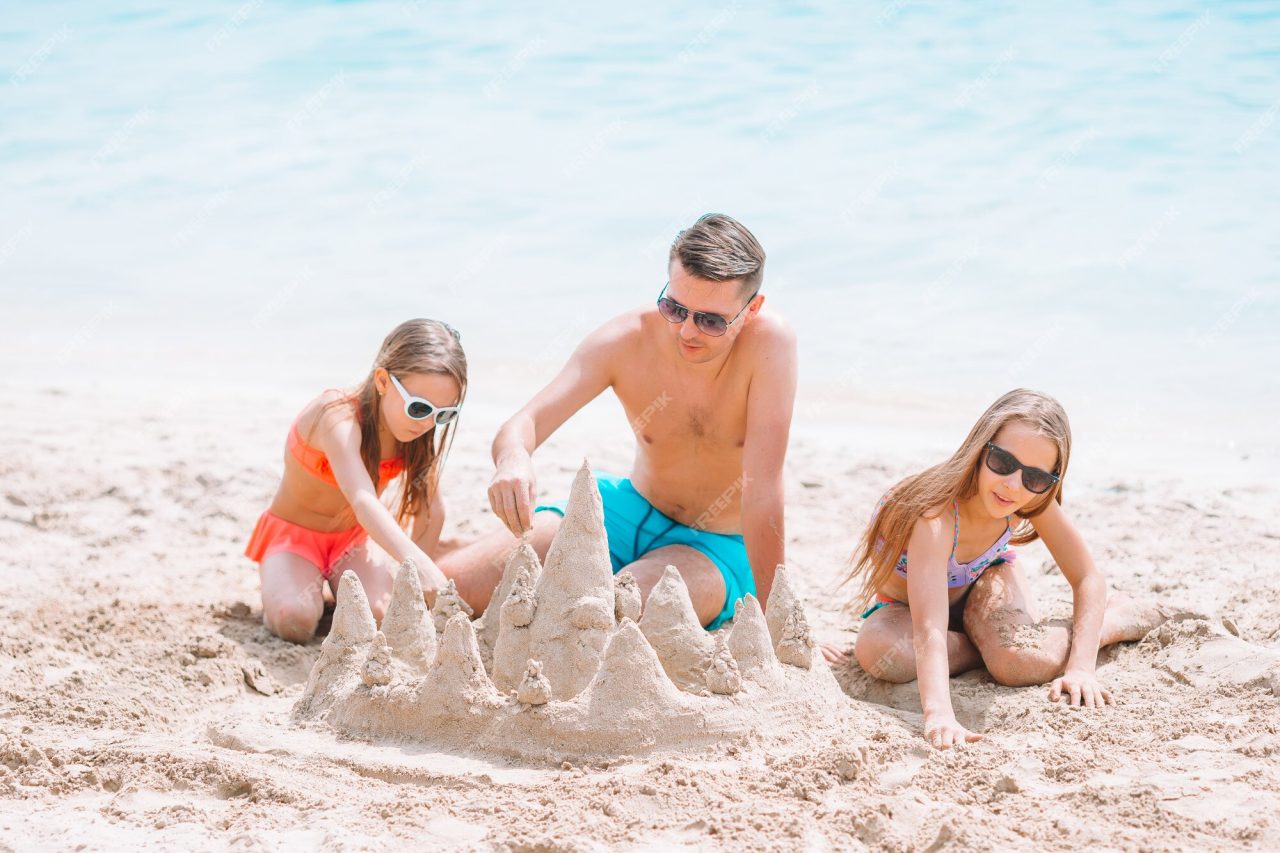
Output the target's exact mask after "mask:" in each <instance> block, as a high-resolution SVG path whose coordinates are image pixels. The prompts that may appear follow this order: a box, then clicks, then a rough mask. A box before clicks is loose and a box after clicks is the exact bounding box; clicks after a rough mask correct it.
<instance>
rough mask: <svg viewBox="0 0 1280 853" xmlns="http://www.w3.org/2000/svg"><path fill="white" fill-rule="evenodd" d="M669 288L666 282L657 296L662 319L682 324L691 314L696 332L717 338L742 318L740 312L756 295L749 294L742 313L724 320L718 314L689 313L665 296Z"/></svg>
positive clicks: (669, 283)
mask: <svg viewBox="0 0 1280 853" xmlns="http://www.w3.org/2000/svg"><path fill="white" fill-rule="evenodd" d="M670 286H671V282H667V283H666V284H664V285H663V286H662V293H659V294H658V313H659V314H661V315H662V319H664V320H666V321H667V322H668V323H683V322H684V321H685V318H687V317H688V316H689V314H690V313H692V314H693V324H694V325H695V326H697V327H698V331H699V332H702V334H704V335H710V336H711V337H713V338H718V337H720V336H721V335H723V334H724V333H725V332H727V331H729V327H730V326H732V325H733V324H734V323H736V322H738V318H739V317H741V316H742V311H746V310H747V309H748V308H750V307H751V300H752V299H755V298H756V293H759V292H760V291H759V290H757V291H756V292H755V293H753V294H751V297H750V298H749V299H747V304H746V305H743V306H742V311H739V312H738V313H737V314H734V315H733V319H732V320H726V319H725V318H724V317H722V316H721V315H719V314H710V313H708V312H706V311H693V312H690V311H689V309H688V308H687V307H685V306H684V305H681V304H680V303H679V302H676V301H675V300H674V299H672V298H671V297H670V296H665V295H664V294H665V293H666V292H667V288H668V287H670Z"/></svg>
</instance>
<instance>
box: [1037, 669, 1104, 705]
mask: <svg viewBox="0 0 1280 853" xmlns="http://www.w3.org/2000/svg"><path fill="white" fill-rule="evenodd" d="M1063 697H1066V699H1067V704H1068V705H1070V706H1072V707H1075V708H1078V707H1080V706H1084V707H1085V708H1101V707H1102V706H1103V705H1108V704H1110V705H1114V704H1115V703H1116V700H1115V699H1113V698H1112V697H1111V691H1110V690H1107V689H1106V688H1105V687H1103V686H1102V685H1101V684H1099V683H1098V677H1097V676H1096V675H1094V674H1093V673H1092V672H1080V671H1073V670H1067V671H1066V672H1065V673H1063V674H1062V676H1061V677H1060V678H1055V679H1054V680H1053V683H1052V684H1050V685H1049V701H1050V702H1057V701H1059V700H1060V699H1062V698H1063Z"/></svg>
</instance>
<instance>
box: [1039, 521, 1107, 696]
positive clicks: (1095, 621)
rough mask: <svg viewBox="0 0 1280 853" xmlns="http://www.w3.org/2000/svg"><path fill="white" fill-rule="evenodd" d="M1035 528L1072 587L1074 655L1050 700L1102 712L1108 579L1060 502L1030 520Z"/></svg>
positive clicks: (1072, 642) (1070, 655)
mask: <svg viewBox="0 0 1280 853" xmlns="http://www.w3.org/2000/svg"><path fill="white" fill-rule="evenodd" d="M1031 523H1032V524H1033V525H1035V528H1036V532H1037V533H1039V534H1040V537H1041V538H1042V539H1044V544H1045V545H1046V546H1047V547H1048V549H1049V553H1050V554H1051V555H1052V556H1053V559H1054V560H1055V561H1056V562H1057V564H1058V567H1059V568H1060V569H1061V570H1062V574H1063V576H1065V577H1066V579H1067V583H1069V584H1071V598H1072V611H1073V615H1072V620H1071V653H1070V654H1069V655H1068V656H1067V669H1066V672H1065V673H1064V674H1063V675H1062V677H1061V678H1058V679H1055V680H1054V682H1053V685H1052V686H1051V687H1050V698H1051V699H1053V700H1055V701H1057V699H1058V698H1059V697H1060V696H1061V695H1062V693H1064V692H1065V693H1067V694H1068V695H1069V696H1070V702H1071V704H1072V705H1080V704H1084V705H1086V706H1088V707H1091V708H1092V707H1094V706H1101V705H1103V704H1105V703H1106V701H1107V698H1108V695H1107V692H1106V691H1105V690H1103V689H1102V686H1101V685H1100V684H1099V683H1098V679H1097V677H1096V676H1095V674H1094V673H1095V670H1096V669H1097V665H1098V641H1099V638H1100V636H1101V634H1102V618H1103V614H1104V613H1105V612H1106V609H1107V582H1106V579H1105V578H1104V577H1103V576H1102V571H1101V570H1100V569H1099V568H1098V567H1097V566H1096V565H1094V562H1093V557H1091V556H1089V549H1088V548H1087V547H1086V546H1085V544H1084V538H1083V537H1082V536H1081V535H1080V532H1079V531H1078V530H1076V527H1075V525H1074V524H1072V523H1071V519H1069V518H1068V517H1067V514H1066V513H1065V512H1063V510H1062V507H1061V506H1059V505H1058V503H1057V501H1050V502H1049V506H1048V508H1047V509H1045V511H1044V512H1042V513H1040V515H1038V516H1036V517H1035V518H1033V519H1031Z"/></svg>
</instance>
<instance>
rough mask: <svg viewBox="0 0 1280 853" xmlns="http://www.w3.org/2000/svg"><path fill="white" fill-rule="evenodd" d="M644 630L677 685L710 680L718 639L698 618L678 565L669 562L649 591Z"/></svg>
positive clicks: (642, 621) (686, 686) (695, 684)
mask: <svg viewBox="0 0 1280 853" xmlns="http://www.w3.org/2000/svg"><path fill="white" fill-rule="evenodd" d="M640 630H641V631H642V632H643V633H644V636H645V639H646V640H648V641H649V645H651V646H653V649H654V651H655V652H657V653H658V658H659V659H660V660H661V661H662V667H663V669H664V670H666V673H667V677H669V678H670V679H671V680H672V681H673V682H675V684H676V686H677V687H679V688H680V689H682V690H697V689H699V688H700V687H702V686H703V685H704V684H705V683H706V672H707V666H708V665H709V664H710V663H711V653H712V651H714V649H715V642H714V641H713V640H712V639H711V637H710V636H709V635H708V634H707V632H706V631H705V630H703V628H702V623H701V622H700V621H698V614H697V613H695V612H694V610H693V601H692V600H691V599H690V598H689V588H688V587H687V586H685V583H684V578H682V577H680V572H678V571H676V567H675V566H667V568H666V570H665V571H664V572H663V573H662V580H660V581H658V583H657V585H656V586H655V587H654V588H653V590H652V591H651V592H650V593H649V601H648V602H647V603H646V605H645V609H644V615H642V616H641V617H640Z"/></svg>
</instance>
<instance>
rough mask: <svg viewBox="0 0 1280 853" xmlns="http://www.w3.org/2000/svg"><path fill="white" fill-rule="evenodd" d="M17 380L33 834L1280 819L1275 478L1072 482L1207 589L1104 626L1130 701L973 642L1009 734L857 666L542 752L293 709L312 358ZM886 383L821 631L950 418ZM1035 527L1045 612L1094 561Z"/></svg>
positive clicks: (433, 840)
mask: <svg viewBox="0 0 1280 853" xmlns="http://www.w3.org/2000/svg"><path fill="white" fill-rule="evenodd" d="M6 391H7V392H8V393H7V394H6V396H7V397H8V398H9V399H10V400H11V406H10V409H9V412H8V413H7V414H6V416H5V422H6V427H5V429H4V431H3V432H2V433H0V460H2V461H0V492H2V493H3V494H0V499H2V500H3V502H2V503H0V548H3V553H4V554H5V558H4V559H5V566H4V576H5V578H6V580H7V587H8V591H9V594H8V595H6V596H5V597H4V599H3V602H2V603H0V608H2V610H0V613H2V614H3V619H2V620H0V626H2V627H0V649H2V650H3V658H2V661H3V662H2V664H0V665H2V666H3V670H2V671H0V691H2V692H0V845H3V846H4V847H5V848H7V849H15V850H25V849H37V848H42V849H48V848H50V847H75V846H77V845H87V846H86V847H84V848H82V849H113V848H120V847H139V846H142V847H180V846H199V847H205V846H210V845H213V846H223V847H232V848H236V849H277V848H280V849H284V848H286V847H288V848H294V847H296V846H304V847H321V846H323V847H331V848H337V849H366V848H374V847H384V846H385V845H387V844H394V845H397V846H400V845H408V846H415V847H423V848H428V849H438V848H440V847H448V846H457V847H460V848H463V849H476V850H507V849H515V850H590V849H605V848H610V849H652V848H665V849H681V848H688V849H706V848H721V847H723V848H733V849H741V848H746V847H751V848H774V849H862V848H863V847H864V846H866V847H870V848H873V849H892V850H907V849H920V850H924V849H931V850H939V849H947V850H951V849H955V850H964V849H985V848H989V847H991V846H999V847H1007V848H1014V849H1018V848H1021V849H1033V848H1034V849H1043V848H1046V847H1054V848H1061V847H1098V848H1142V849H1152V850H1156V849H1185V848H1188V847H1212V848H1215V849H1243V848H1265V847H1267V846H1269V845H1270V842H1271V841H1273V840H1274V839H1275V837H1276V833H1277V832H1280V825H1278V819H1277V817H1276V816H1277V814H1280V758H1278V757H1277V756H1278V755H1280V731H1278V730H1277V727H1276V720H1277V713H1278V710H1280V705H1278V704H1277V703H1278V702H1280V698H1278V696H1277V694H1278V693H1280V668H1278V663H1277V662H1278V661H1280V634H1278V633H1277V630H1276V625H1277V624H1280V592H1278V591H1277V586H1276V584H1275V581H1274V579H1275V576H1276V575H1275V565H1276V560H1277V557H1280V531H1278V530H1277V528H1276V526H1275V522H1274V515H1275V511H1276V509H1277V508H1278V503H1280V502H1278V501H1277V492H1276V488H1275V487H1274V485H1269V484H1267V485H1256V486H1253V487H1234V488H1228V489H1223V488H1221V487H1218V486H1215V485H1212V484H1209V483H1204V482H1196V481H1192V480H1183V479H1178V478H1176V477H1172V476H1170V477H1167V478H1164V479H1161V478H1159V477H1157V476H1154V475H1152V476H1146V475H1144V476H1133V475H1130V474H1127V473H1125V472H1124V471H1123V470H1117V469H1115V468H1109V469H1105V470H1106V471H1107V473H1106V475H1105V476H1100V475H1098V474H1089V475H1088V477H1086V476H1085V475H1083V474H1082V475H1077V476H1078V477H1079V478H1078V479H1075V480H1074V481H1073V482H1071V483H1070V485H1069V487H1068V490H1067V501H1068V503H1067V506H1068V508H1069V509H1070V510H1071V512H1072V514H1073V515H1074V517H1075V518H1076V519H1077V520H1078V523H1079V525H1080V527H1081V529H1082V530H1083V531H1084V532H1085V534H1086V536H1087V537H1088V540H1089V542H1090V545H1091V548H1092V550H1093V553H1094V555H1095V556H1096V558H1097V559H1098V561H1099V563H1100V564H1101V565H1102V567H1103V568H1104V570H1105V571H1106V573H1107V575H1108V579H1109V582H1110V584H1111V586H1112V588H1113V589H1115V590H1118V591H1121V592H1124V593H1128V594H1130V595H1134V596H1143V597H1158V598H1160V599H1162V600H1163V601H1165V602H1167V603H1168V604H1170V605H1171V606H1173V607H1175V608H1177V609H1178V610H1179V611H1180V615H1179V616H1178V617H1177V618H1176V619H1175V620H1174V621H1172V622H1170V623H1168V624H1167V625H1166V626H1164V627H1162V628H1160V629H1158V630H1157V631H1155V632H1153V633H1152V634H1151V635H1149V636H1148V637H1147V638H1146V639H1145V640H1143V641H1142V642H1139V643H1133V644H1125V645H1122V646H1120V647H1118V648H1114V649H1110V650H1107V651H1105V652H1104V653H1103V654H1102V656H1101V659H1100V664H1101V665H1100V668H1099V673H1100V676H1101V678H1102V679H1103V681H1104V682H1105V683H1106V684H1108V685H1109V686H1110V687H1111V689H1112V690H1114V691H1115V692H1116V694H1117V698H1118V705H1117V706H1116V707H1114V708H1108V709H1106V710H1102V711H1087V710H1075V709H1070V710H1069V709H1066V708H1064V707H1058V706H1054V705H1051V704H1049V703H1048V702H1047V701H1046V700H1045V694H1044V691H1043V690H1042V689H1039V688H1026V689H1009V688H1004V687H1000V686H998V685H996V684H994V683H993V682H992V681H991V679H990V678H989V677H988V676H987V675H986V674H985V672H982V671H977V672H972V673H969V674H966V675H964V676H962V677H959V678H957V679H955V680H954V681H953V695H954V697H955V700H956V705H957V711H958V714H959V716H960V719H961V721H962V722H964V723H965V724H966V725H968V726H970V727H972V728H974V729H976V730H978V731H981V732H983V733H984V734H985V735H986V739H985V740H983V741H982V742H981V743H978V744H976V745H974V746H972V747H969V748H966V749H964V750H962V751H955V752H951V753H946V754H944V753H937V752H934V751H932V750H931V749H929V748H928V747H927V746H926V744H925V743H924V741H923V740H922V739H921V737H920V733H919V729H920V717H919V714H918V711H919V702H918V698H917V694H916V690H915V686H914V685H904V686H899V687H890V686H888V685H884V684H877V683H873V682H871V681H870V680H869V679H868V678H867V677H866V676H865V675H863V674H861V673H860V672H841V673H837V676H838V677H839V679H840V680H841V682H842V684H843V685H844V686H845V688H846V690H847V692H848V694H849V697H850V698H849V699H848V702H849V704H850V708H851V713H852V714H853V715H854V717H855V718H856V719H857V720H859V721H860V722H859V724H858V725H857V726H855V727H852V728H853V729H855V730H849V731H847V732H842V733H840V734H838V735H836V736H831V737H829V738H826V739H824V740H822V741H820V742H815V740H814V738H813V737H812V736H811V733H810V732H808V731H805V730H795V731H788V730H787V728H786V726H785V725H783V726H781V727H780V728H779V730H778V731H776V732H771V733H769V735H770V736H769V737H767V738H764V737H762V738H759V739H757V740H752V739H748V740H747V741H745V742H732V743H726V744H722V745H721V746H719V747H715V748H712V749H690V750H679V749H677V750H668V751H663V752H660V753H658V754H653V755H638V756H620V757H615V758H614V759H613V760H608V761H601V762H599V763H598V764H596V765H592V766H564V767H557V766H551V765H547V764H545V763H540V764H539V763H535V764H529V765H524V764H519V763H515V762H510V761H505V760H497V759H494V758H492V757H488V756H485V755H483V754H472V755H464V754H443V753H432V752H430V751H426V750H423V749H422V748H421V747H415V746H413V745H409V744H397V743H395V742H379V743H366V742H363V741H360V740H352V739H348V738H342V737H337V736H335V735H334V734H333V733H332V732H328V731H326V730H325V729H324V728H323V727H299V726H297V725H295V724H294V723H292V722H291V721H290V710H291V708H292V705H293V703H294V702H295V701H296V699H297V698H298V696H299V695H300V693H301V690H302V687H303V683H304V682H305V680H306V677H307V673H308V671H309V669H310V667H311V665H312V664H313V662H314V661H315V660H316V657H317V655H318V652H319V647H320V641H319V640H316V641H314V642H313V643H311V644H309V645H306V646H293V645H289V644H287V643H284V642H282V641H280V640H277V639H275V638H273V637H271V636H270V635H269V634H268V633H267V632H266V631H265V629H264V628H263V627H262V625H261V613H260V608H259V601H258V595H257V576H256V572H255V571H254V567H253V566H252V564H251V563H249V562H248V561H247V560H246V559H244V558H243V557H242V556H241V549H242V548H243V544H244V540H245V537H246V536H247V534H248V531H249V530H250V529H251V527H252V523H253V520H254V519H255V517H256V515H257V514H258V512H260V510H261V508H262V506H263V505H264V503H265V502H266V501H267V499H268V498H269V496H270V494H271V493H272V491H273V490H274V488H275V485H276V477H277V475H278V469H279V466H280V453H281V447H282V442H283V435H284V428H285V427H286V426H287V424H288V422H289V419H290V417H291V416H292V414H293V411H294V408H295V407H296V404H298V403H300V402H301V401H302V400H303V399H304V398H305V396H306V394H308V393H309V392H310V391H311V389H310V388H301V387H297V388H294V387H290V388H286V389H283V391H282V390H281V389H279V388H267V387H261V388H257V389H254V390H241V391H237V392H230V391H220V392H212V393H211V394H210V395H209V396H205V397H202V398H201V399H200V401H199V405H198V407H197V408H192V409H188V408H186V407H178V408H177V409H176V410H175V407H174V405H173V400H172V399H171V397H169V396H167V395H166V394H164V393H157V392H156V391H155V390H154V389H150V388H146V389H144V388H141V387H139V388H138V389H135V390H133V391H131V392H127V391H123V390H118V389H117V390H107V391H99V392H97V393H96V394H92V392H91V391H90V390H89V389H75V390H71V389H69V388H64V389H59V388H57V387H53V388H49V389H46V390H43V391H35V390H32V389H30V388H27V387H17V386H14V387H10V388H7V389H6ZM90 397H91V398H92V399H93V409H94V411H93V432H92V434H93V440H92V441H91V442H86V441H85V440H84V435H85V429H84V421H83V420H82V418H83V413H84V404H85V400H86V399H88V398H90ZM815 399H816V402H815ZM514 402H516V401H515V400H511V401H507V402H506V405H505V407H504V405H502V404H500V403H499V402H498V401H495V400H489V401H485V400H481V401H479V402H477V404H476V406H475V407H473V409H471V410H470V411H469V412H468V416H467V421H466V424H465V430H464V432H463V433H461V435H462V438H461V439H460V440H459V442H458V444H457V446H456V447H455V453H454V455H453V457H452V458H451V460H450V463H449V469H448V477H447V492H446V495H445V500H446V505H447V508H448V514H449V520H448V522H447V525H446V536H455V537H463V538H466V537H469V536H472V535H474V534H475V533H477V532H479V531H481V530H486V529H489V528H490V527H491V526H492V525H494V524H495V523H496V522H495V520H494V519H493V518H492V516H491V515H489V513H488V510H487V502H486V499H485V496H484V489H485V486H486V485H487V482H488V477H489V475H490V463H489V461H488V458H487V454H486V445H487V441H488V438H489V437H490V436H491V435H492V432H493V430H494V429H495V428H496V426H497V424H498V422H499V420H500V418H501V415H502V414H503V413H504V412H505V411H506V409H507V408H509V406H510V405H512V404H513V403H514ZM610 403H611V401H601V404H600V405H598V406H596V407H594V409H593V410H591V411H589V412H588V413H586V414H585V415H584V417H582V418H581V419H579V420H577V421H574V422H571V424H570V425H569V426H568V427H566V429H565V430H564V431H563V432H562V433H561V434H559V435H557V436H556V437H554V439H553V440H552V441H551V442H550V443H549V444H548V445H547V446H546V447H544V448H543V449H542V450H540V451H539V453H538V455H537V456H536V457H535V459H536V460H537V462H538V466H539V471H540V475H541V483H540V489H541V492H542V494H543V495H544V496H552V495H559V494H562V493H563V492H564V491H565V489H567V486H568V483H569V480H570V478H571V476H572V473H573V471H574V470H575V469H576V467H577V465H578V464H579V463H580V462H581V455H582V454H583V452H586V453H587V455H589V456H590V457H591V460H592V463H593V464H597V465H600V466H603V467H612V468H615V469H618V468H623V467H625V465H626V463H627V458H628V454H629V445H628V443H627V442H628V441H629V435H628V433H627V432H626V431H625V425H622V424H621V423H620V416H618V415H616V413H615V414H611V412H612V409H611V407H610V405H609V404H610ZM878 405H879V409H876V408H873V407H872V406H871V404H869V403H868V404H867V405H865V406H864V407H863V409H862V411H863V415H862V418H861V419H859V420H856V421H853V422H852V423H851V424H849V425H848V427H847V429H845V430H843V432H844V434H845V436H846V437H845V438H844V439H843V440H841V439H839V438H836V437H834V436H838V435H839V434H840V433H841V430H840V429H838V426H839V424H838V423H831V424H827V425H826V426H825V427H821V428H819V426H813V427H812V428H807V427H798V429H797V433H796V435H795V436H794V437H793V442H792V449H791V453H790V456H789V460H788V466H789V473H788V482H787V487H788V492H789V497H790V506H789V513H788V538H789V540H790V542H789V561H788V562H789V563H790V566H791V567H792V570H793V572H794V577H795V583H796V586H797V587H798V589H799V592H800V594H801V596H802V598H803V600H804V602H805V605H806V607H807V609H808V612H809V616H810V619H811V620H812V621H813V622H814V627H815V631H816V633H817V634H818V636H819V638H840V637H842V638H844V639H846V640H851V639H852V638H853V636H854V633H853V632H854V630H856V625H855V624H854V623H853V622H852V621H850V620H849V619H848V618H847V617H844V616H842V615H841V614H840V613H839V610H838V607H837V603H836V601H835V599H833V598H832V596H831V594H830V592H829V586H830V581H831V580H832V579H833V578H834V577H835V575H836V572H837V570H838V567H839V566H840V565H841V563H842V561H843V559H844V557H845V556H846V553H847V551H848V549H849V546H850V544H851V542H852V541H853V537H854V535H855V534H856V532H857V530H858V528H859V525H860V524H861V523H862V521H863V519H864V518H865V516H866V513H867V510H868V508H869V507H870V506H872V505H873V503H874V500H875V498H876V496H877V495H878V494H879V493H880V492H881V491H882V490H883V489H884V487H885V486H886V485H888V484H889V483H890V482H892V480H893V479H894V478H895V477H897V476H900V475H902V474H904V473H906V472H908V471H909V470H911V468H912V467H914V466H916V465H918V464H922V463H923V462H925V461H928V460H929V458H930V454H936V453H937V450H936V449H934V448H933V447H932V445H936V444H945V442H941V441H939V440H936V439H935V440H934V441H932V442H927V443H926V442H923V441H921V440H920V439H919V438H918V437H917V436H916V434H915V433H914V432H910V431H906V430H903V431H902V432H901V433H900V437H899V440H898V441H897V443H896V444H894V443H889V442H887V441H886V440H885V436H886V435H888V434H890V433H891V432H892V430H887V429H880V430H877V431H876V432H875V438H876V441H877V442H880V443H879V444H878V445H877V446H875V447H872V446H870V442H869V440H868V438H867V429H866V426H865V425H866V424H874V423H882V424H892V423H893V422H894V421H895V419H896V418H903V419H905V420H907V421H911V420H920V419H925V420H927V419H928V412H927V411H920V410H919V407H915V408H912V407H907V406H899V407H897V408H896V409H893V408H887V407H885V406H884V405H883V404H878ZM806 406H807V407H808V410H809V411H819V410H823V409H824V408H827V407H824V406H822V405H821V399H820V398H813V397H812V396H810V397H809V398H806V399H804V400H802V401H801V409H802V410H804V409H805V407H806ZM831 408H833V409H839V407H838V406H834V407H831ZM925 444H928V445H930V446H923V445H925ZM1083 455H1085V454H1082V456H1083ZM1100 467H1103V466H1098V465H1090V464H1082V465H1081V466H1080V468H1081V469H1083V470H1084V471H1085V472H1088V471H1090V470H1097V469H1098V468H1100ZM1022 557H1023V559H1025V563H1024V565H1026V566H1027V567H1028V569H1029V574H1030V576H1031V578H1032V581H1033V583H1034V585H1035V587H1036V589H1037V592H1038V593H1039V594H1040V595H1041V596H1042V609H1043V610H1044V612H1045V615H1046V616H1048V617H1053V616H1065V615H1066V614H1067V613H1068V612H1069V602H1070V591H1069V588H1068V587H1067V585H1066V583H1065V581H1064V580H1063V579H1062V577H1061V575H1060V574H1058V573H1057V572H1056V571H1054V569H1053V566H1052V565H1051V564H1050V563H1049V562H1048V560H1047V556H1046V553H1045V551H1044V550H1043V547H1042V546H1039V545H1036V546H1033V547H1029V548H1026V549H1025V550H1024V551H1023V555H1022Z"/></svg>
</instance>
